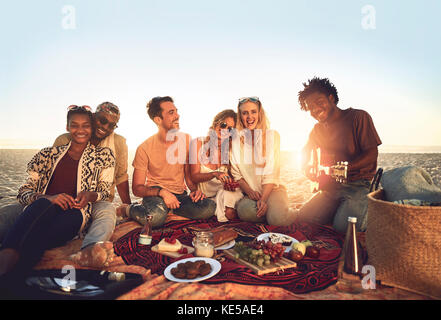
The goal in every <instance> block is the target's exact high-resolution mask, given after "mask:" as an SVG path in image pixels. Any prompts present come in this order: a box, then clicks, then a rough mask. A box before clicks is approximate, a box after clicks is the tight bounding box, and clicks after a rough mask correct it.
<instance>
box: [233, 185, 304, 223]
mask: <svg viewBox="0 0 441 320" xmlns="http://www.w3.org/2000/svg"><path fill="white" fill-rule="evenodd" d="M267 205H268V209H267V211H266V214H265V215H264V216H262V217H257V201H254V200H251V199H250V198H248V197H245V198H242V199H240V200H239V201H238V202H237V204H236V210H237V215H238V216H239V219H240V220H242V221H247V222H254V223H267V224H269V225H272V226H288V225H290V224H292V223H293V222H294V220H295V218H296V215H295V213H294V212H292V211H291V210H289V208H288V195H287V193H286V189H285V187H284V186H279V187H277V188H275V189H273V191H272V192H271V194H270V195H269V197H268V200H267Z"/></svg>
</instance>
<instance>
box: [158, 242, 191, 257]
mask: <svg viewBox="0 0 441 320" xmlns="http://www.w3.org/2000/svg"><path fill="white" fill-rule="evenodd" d="M182 247H183V248H187V251H188V253H179V252H172V251H159V250H158V245H154V246H153V247H152V251H153V252H157V253H159V254H162V255H164V256H167V257H170V258H180V257H182V256H185V255H187V254H192V253H193V252H194V248H193V247H189V246H186V245H185V244H183V245H182Z"/></svg>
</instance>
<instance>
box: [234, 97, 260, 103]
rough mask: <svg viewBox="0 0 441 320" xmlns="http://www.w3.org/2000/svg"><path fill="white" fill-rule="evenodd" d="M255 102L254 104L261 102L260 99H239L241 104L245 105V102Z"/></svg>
mask: <svg viewBox="0 0 441 320" xmlns="http://www.w3.org/2000/svg"><path fill="white" fill-rule="evenodd" d="M248 101H250V102H254V103H258V102H260V100H259V98H258V97H243V98H240V99H239V104H242V103H245V102H248Z"/></svg>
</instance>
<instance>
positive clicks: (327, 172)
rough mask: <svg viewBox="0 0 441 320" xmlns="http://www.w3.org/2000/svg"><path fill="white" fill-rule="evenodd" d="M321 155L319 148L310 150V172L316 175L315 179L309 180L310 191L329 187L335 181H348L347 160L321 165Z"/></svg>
mask: <svg viewBox="0 0 441 320" xmlns="http://www.w3.org/2000/svg"><path fill="white" fill-rule="evenodd" d="M322 157H323V155H321V152H320V148H317V149H316V150H314V149H313V150H312V154H311V160H312V168H311V171H310V174H311V175H313V176H315V177H316V179H315V180H316V181H311V192H313V193H315V192H318V191H320V190H327V189H330V188H332V185H333V184H335V183H336V182H338V183H347V182H348V162H346V161H344V162H343V161H342V162H337V164H336V165H331V166H322V165H321V158H322Z"/></svg>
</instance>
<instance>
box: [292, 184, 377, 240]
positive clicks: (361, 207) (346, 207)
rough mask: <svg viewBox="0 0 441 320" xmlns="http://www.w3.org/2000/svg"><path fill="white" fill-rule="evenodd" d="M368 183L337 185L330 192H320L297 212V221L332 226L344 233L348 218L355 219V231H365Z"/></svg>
mask: <svg viewBox="0 0 441 320" xmlns="http://www.w3.org/2000/svg"><path fill="white" fill-rule="evenodd" d="M369 186H370V182H369V181H367V180H359V181H354V182H350V183H347V184H339V185H336V187H335V188H334V189H332V190H326V191H324V190H322V191H320V192H319V193H317V194H316V195H315V196H314V197H313V198H312V199H310V200H309V201H308V202H307V203H305V205H304V206H303V207H302V208H300V210H299V211H298V219H299V221H309V222H314V223H318V224H332V226H333V228H334V229H336V230H337V231H339V232H343V233H344V232H346V226H347V223H348V217H356V218H357V224H356V226H357V230H358V231H366V218H367V216H366V213H367V205H368V199H367V194H368V193H369Z"/></svg>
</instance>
